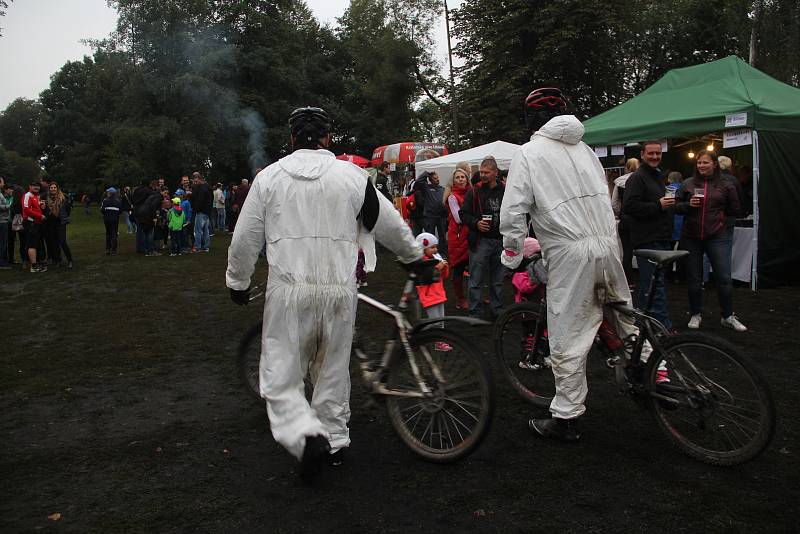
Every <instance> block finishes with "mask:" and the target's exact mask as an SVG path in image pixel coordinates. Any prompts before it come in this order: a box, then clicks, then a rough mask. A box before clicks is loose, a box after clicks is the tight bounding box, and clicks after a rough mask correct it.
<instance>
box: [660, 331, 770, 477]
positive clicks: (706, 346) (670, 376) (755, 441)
mask: <svg viewBox="0 0 800 534" xmlns="http://www.w3.org/2000/svg"><path fill="white" fill-rule="evenodd" d="M662 343H663V346H664V352H663V354H658V355H657V354H655V353H654V354H653V355H652V356H651V358H650V359H649V361H648V362H647V367H646V369H645V378H646V382H645V383H646V384H647V385H648V386H647V389H648V391H649V396H648V402H649V404H650V406H651V407H652V409H653V413H654V415H655V418H656V421H657V422H658V425H659V427H661V429H662V430H664V432H665V433H666V435H667V436H668V437H669V438H670V440H671V441H672V442H673V443H674V444H675V445H676V446H677V447H678V448H679V449H680V450H681V451H682V452H684V453H685V454H688V455H689V456H692V457H693V458H697V459H698V460H701V461H703V462H706V463H709V464H714V465H736V464H740V463H743V462H746V461H748V460H750V459H752V458H754V457H756V456H757V455H758V454H760V453H761V452H762V451H763V450H764V449H766V448H767V446H768V445H769V443H770V441H771V440H772V436H773V434H774V432H775V404H774V402H773V400H772V394H771V393H770V391H769V388H768V386H767V384H766V382H765V381H764V379H763V378H762V377H761V375H760V374H759V372H758V371H757V370H756V369H755V368H754V367H753V365H752V364H751V363H750V361H749V360H748V359H747V358H745V357H744V356H742V355H740V354H739V353H738V351H737V350H736V349H735V348H734V347H733V346H732V345H731V344H729V343H727V342H726V341H724V340H722V339H718V338H714V337H711V336H708V335H703V334H682V335H677V336H673V337H667V338H664V339H663V340H662Z"/></svg>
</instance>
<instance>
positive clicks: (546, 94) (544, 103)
mask: <svg viewBox="0 0 800 534" xmlns="http://www.w3.org/2000/svg"><path fill="white" fill-rule="evenodd" d="M569 107H570V106H569V100H567V97H566V96H564V93H562V92H561V89H559V88H558V87H540V88H538V89H534V90H533V91H531V92H530V94H529V95H528V96H527V97H526V98H525V123H526V124H527V125H528V128H530V129H531V131H536V130H538V129H539V128H541V127H542V126H544V125H545V124H546V123H547V121H549V120H550V119H552V118H553V117H557V116H559V115H565V114H567V113H569Z"/></svg>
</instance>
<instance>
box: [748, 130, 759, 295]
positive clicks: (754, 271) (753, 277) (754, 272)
mask: <svg viewBox="0 0 800 534" xmlns="http://www.w3.org/2000/svg"><path fill="white" fill-rule="evenodd" d="M758 175H759V154H758V131H756V130H753V261H752V265H751V267H750V289H751V290H753V291H755V290H756V289H757V287H758V222H759V221H758V219H759V213H758Z"/></svg>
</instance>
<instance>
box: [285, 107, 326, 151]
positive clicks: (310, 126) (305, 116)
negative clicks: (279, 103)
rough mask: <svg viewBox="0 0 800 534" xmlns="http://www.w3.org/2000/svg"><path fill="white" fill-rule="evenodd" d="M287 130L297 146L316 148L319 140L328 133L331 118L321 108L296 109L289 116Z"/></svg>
mask: <svg viewBox="0 0 800 534" xmlns="http://www.w3.org/2000/svg"><path fill="white" fill-rule="evenodd" d="M289 129H290V130H291V132H292V135H293V136H294V138H295V144H296V145H297V146H301V147H311V148H316V147H317V145H318V144H319V140H320V139H322V138H323V137H325V136H326V135H328V134H329V133H330V131H331V118H330V117H329V116H328V113H327V112H326V111H325V110H324V109H322V108H315V107H303V108H297V109H296V110H294V111H292V114H291V115H289Z"/></svg>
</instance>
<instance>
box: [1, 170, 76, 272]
mask: <svg viewBox="0 0 800 534" xmlns="http://www.w3.org/2000/svg"><path fill="white" fill-rule="evenodd" d="M71 212H72V202H71V201H70V199H69V198H68V197H67V195H65V194H64V193H63V192H62V191H61V188H60V187H59V184H58V183H57V182H55V181H48V180H47V179H44V178H43V179H41V180H34V181H32V182H30V183H29V184H28V188H27V191H26V190H25V189H24V188H23V187H22V186H20V185H14V184H11V183H8V182H6V181H5V180H4V179H3V178H2V177H0V269H11V268H12V266H13V265H15V264H21V265H22V268H23V269H26V270H30V272H32V273H40V272H44V271H47V269H48V265H50V266H54V267H65V268H67V269H71V268H72V267H73V260H72V250H71V249H70V247H69V244H68V243H67V225H68V224H69V221H70V215H71Z"/></svg>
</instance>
